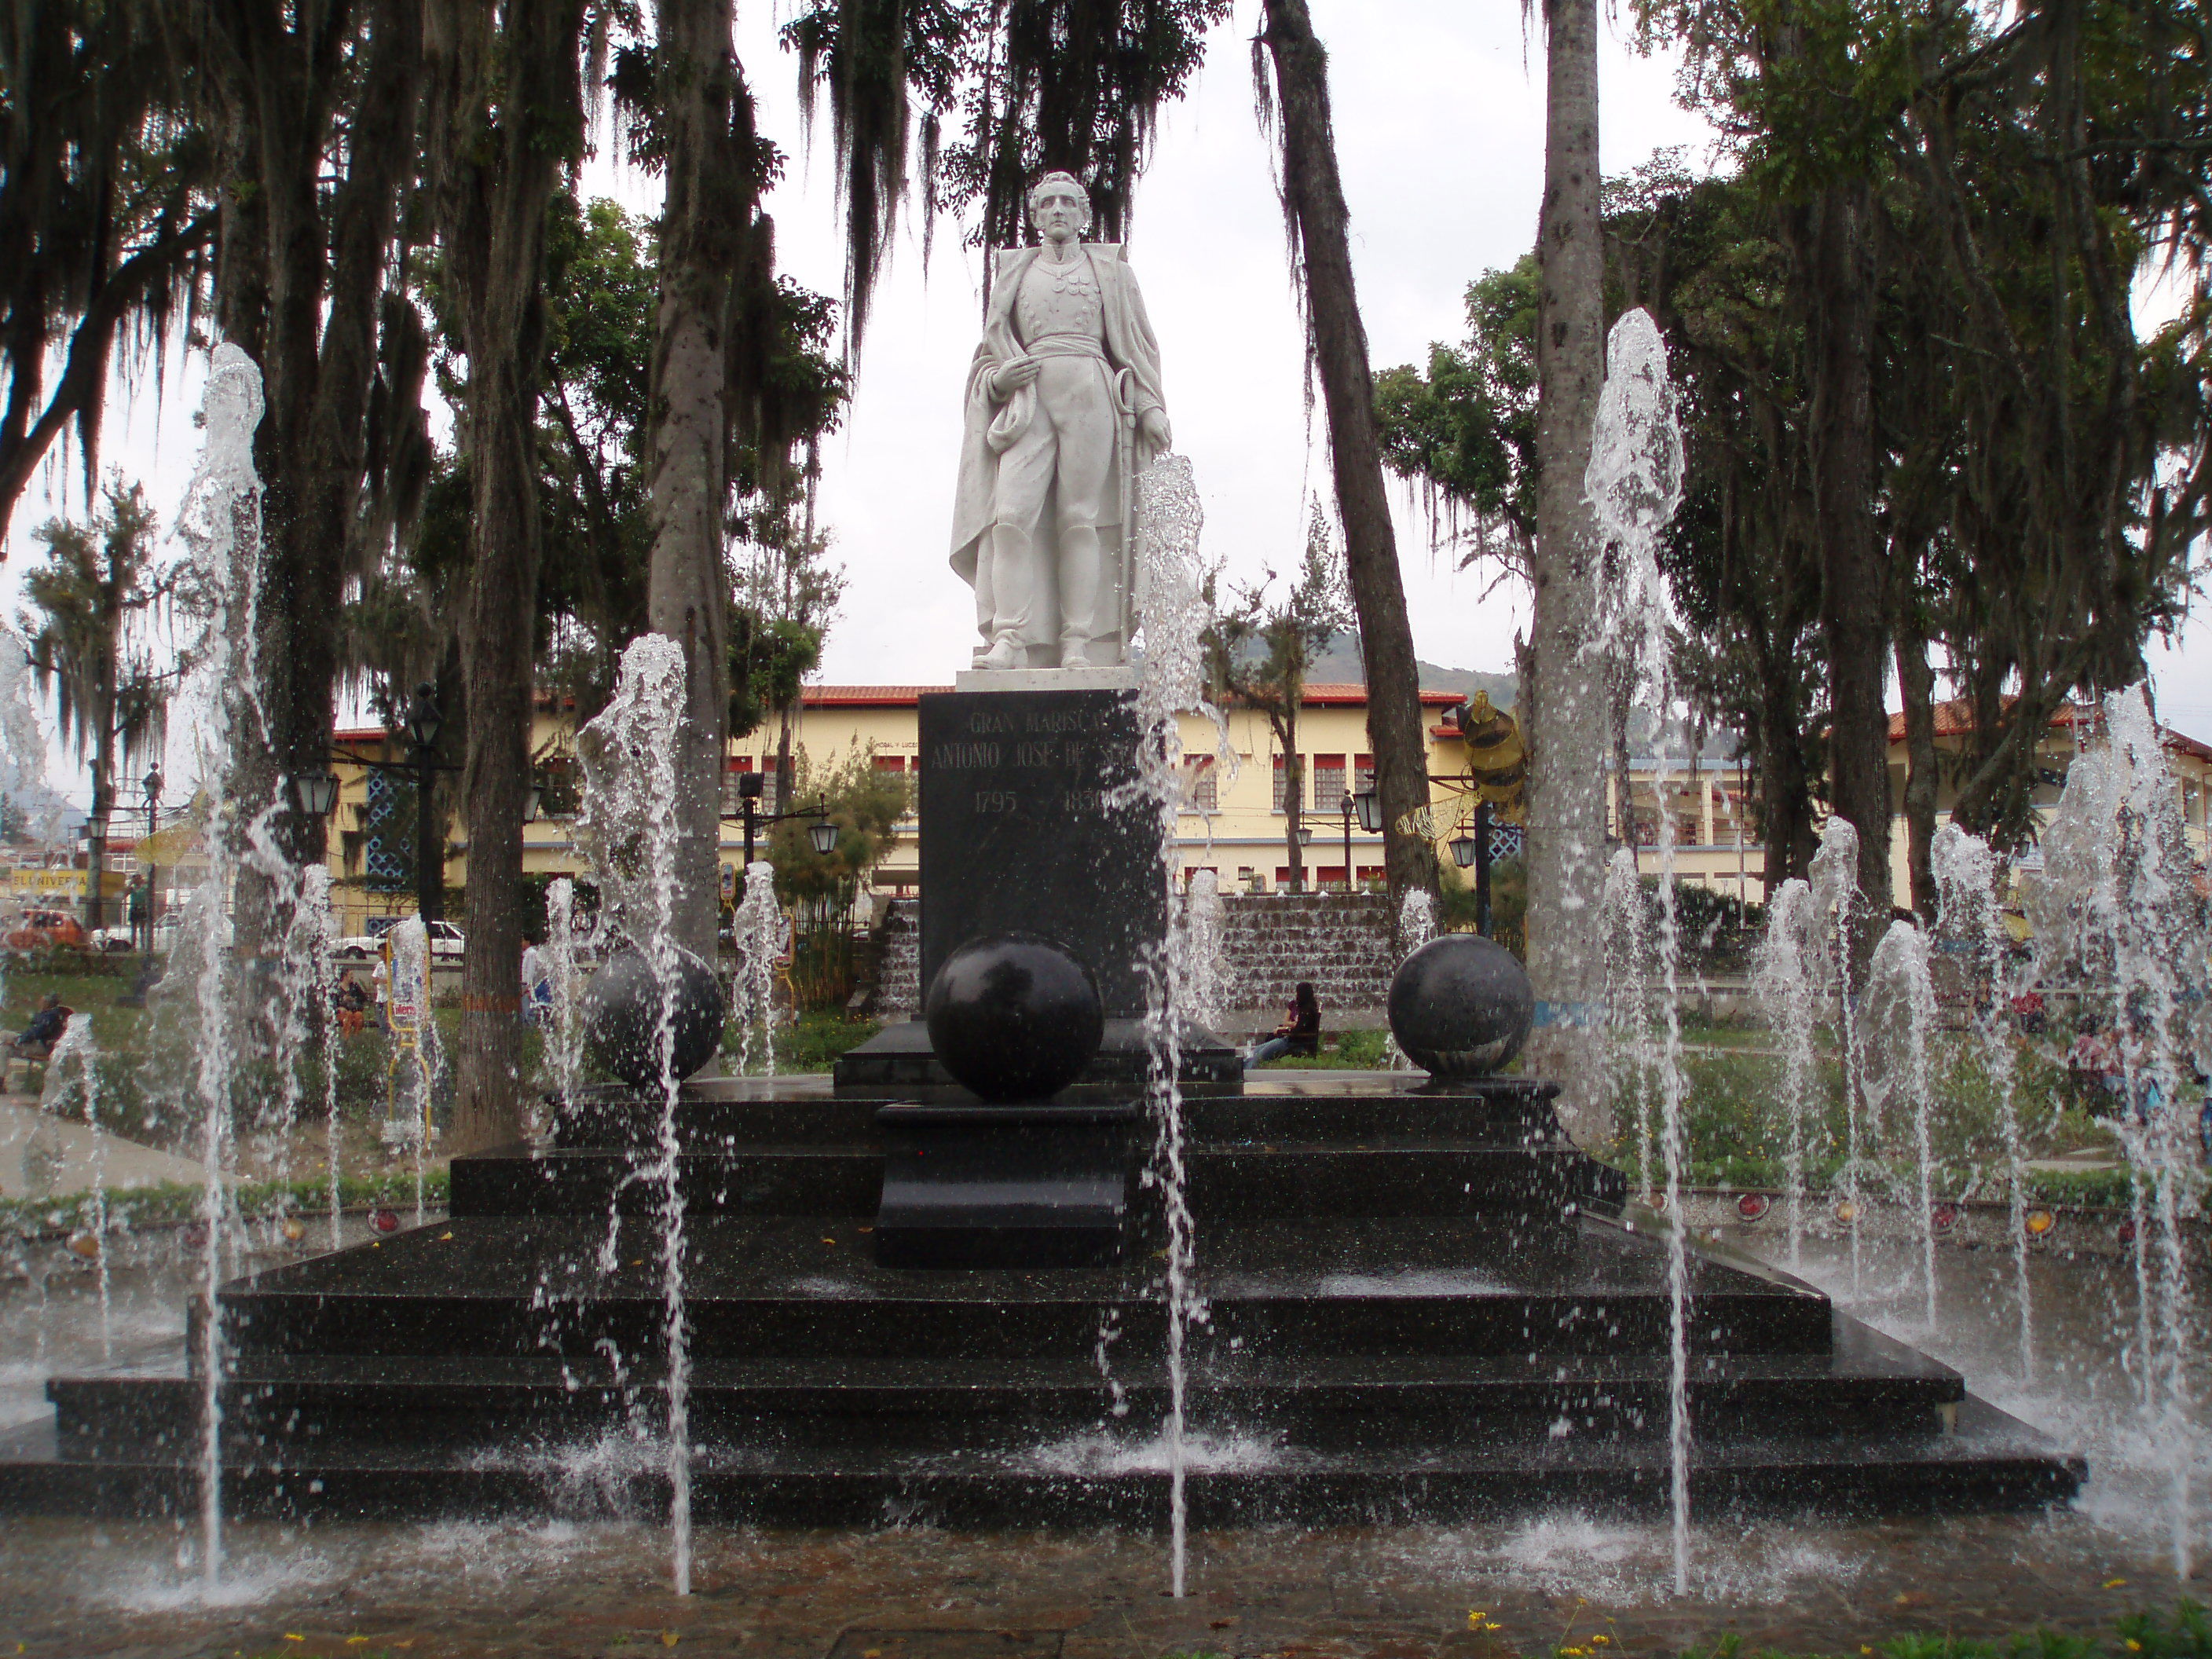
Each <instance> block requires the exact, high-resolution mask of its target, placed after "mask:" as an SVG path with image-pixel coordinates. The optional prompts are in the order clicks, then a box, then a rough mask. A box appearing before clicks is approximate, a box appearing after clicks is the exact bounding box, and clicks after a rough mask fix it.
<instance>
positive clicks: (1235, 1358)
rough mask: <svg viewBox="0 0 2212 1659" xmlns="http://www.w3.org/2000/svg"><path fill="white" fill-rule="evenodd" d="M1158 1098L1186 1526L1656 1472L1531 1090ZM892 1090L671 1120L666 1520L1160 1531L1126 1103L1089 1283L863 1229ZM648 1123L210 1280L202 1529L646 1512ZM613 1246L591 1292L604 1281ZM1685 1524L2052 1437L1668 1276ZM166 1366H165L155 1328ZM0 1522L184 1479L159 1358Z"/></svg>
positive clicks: (660, 1478)
mask: <svg viewBox="0 0 2212 1659" xmlns="http://www.w3.org/2000/svg"><path fill="white" fill-rule="evenodd" d="M1392 1081H1393V1080H1389V1079H1373V1080H1368V1081H1365V1082H1364V1083H1358V1084H1354V1085H1351V1086H1344V1085H1338V1086H1336V1087H1334V1088H1330V1087H1328V1086H1327V1085H1321V1084H1319V1083H1318V1082H1317V1080H1316V1079H1309V1078H1301V1079H1297V1085H1296V1089H1295V1091H1291V1090H1288V1089H1286V1090H1285V1091H1282V1092H1267V1093H1260V1092H1255V1093H1248V1094H1242V1095H1238V1094H1233V1093H1223V1094H1218V1095H1215V1096H1211V1097H1201V1098H1197V1099H1194V1100H1192V1101H1191V1102H1189V1103H1188V1106H1187V1115H1186V1118H1185V1121H1184V1126H1183V1127H1184V1131H1185V1133H1186V1136H1187V1138H1188V1143H1187V1157H1188V1168H1189V1170H1190V1182H1189V1189H1188V1190H1189V1203H1190V1206H1191V1210H1192V1212H1193V1216H1194V1224H1195V1243H1194V1253H1195V1272H1194V1286H1193V1288H1194V1291H1195V1293H1196V1297H1197V1298H1198V1306H1199V1307H1200V1310H1202V1312H1201V1317H1200V1319H1199V1320H1198V1321H1197V1322H1195V1323H1194V1325H1193V1326H1192V1327H1191V1328H1190V1331H1189V1338H1188V1340H1189V1358H1188V1429H1189V1439H1188V1446H1189V1450H1190V1470H1191V1484H1190V1487H1189V1497H1190V1504H1191V1513H1192V1518H1193V1522H1194V1524H1197V1525H1227V1524H1245V1523H1255V1522H1297V1523H1299V1524H1312V1523H1316V1522H1323V1521H1342V1520H1370V1521H1372V1520H1386V1519H1387V1520H1425V1521H1439V1522H1449V1521H1453V1520H1456V1519H1462V1518H1468V1517H1473V1516H1482V1515H1491V1514H1496V1513H1498V1512H1499V1511H1501V1510H1520V1509H1530V1508H1541V1507H1544V1506H1547V1505H1550V1504H1556V1503H1558V1502H1560V1501H1562V1500H1566V1499H1572V1500H1574V1501H1576V1502H1577V1503H1580V1504H1585V1505H1594V1506H1596V1507H1599V1508H1614V1509H1620V1510H1627V1511H1638V1510H1641V1511H1656V1510H1662V1509H1663V1508H1664V1506H1665V1504H1666V1503H1667V1501H1668V1500H1667V1492H1668V1453H1667V1423H1668V1358H1667V1352H1668V1302H1667V1296H1666V1273H1665V1259H1664V1250H1663V1248H1662V1244H1661V1242H1660V1241H1659V1240H1657V1239H1656V1238H1654V1237H1651V1236H1650V1235H1649V1234H1648V1233H1645V1232H1642V1231H1637V1230H1636V1228H1635V1227H1634V1226H1633V1225H1632V1223H1631V1222H1630V1221H1629V1220H1628V1219H1626V1218H1624V1217H1623V1215H1622V1213H1621V1212H1620V1199H1621V1197H1622V1191H1621V1183H1620V1177H1619V1176H1617V1175H1616V1174H1615V1173H1614V1172H1613V1171H1611V1170H1607V1169H1605V1168H1603V1167H1602V1166H1601V1165H1598V1164H1594V1163H1592V1162H1591V1161H1590V1160H1589V1159H1587V1158H1584V1157H1583V1155H1582V1154H1580V1153H1579V1152H1576V1151H1575V1150H1574V1148H1573V1147H1572V1146H1571V1145H1569V1144H1568V1143H1567V1142H1566V1140H1565V1137H1564V1136H1563V1135H1561V1134H1560V1133H1559V1131H1558V1128H1557V1124H1556V1121H1555V1120H1553V1118H1552V1116H1551V1114H1550V1110H1549V1099H1548V1090H1547V1088H1546V1086H1545V1085H1528V1084H1524V1083H1520V1082H1518V1081H1516V1080H1506V1081H1503V1082H1501V1083H1500V1084H1498V1085H1496V1086H1494V1087H1492V1088H1491V1089H1488V1090H1486V1091H1476V1092H1473V1093H1461V1094H1451V1093H1439V1092H1430V1091H1422V1090H1420V1089H1418V1088H1411V1087H1408V1086H1407V1082H1408V1081H1410V1079H1402V1078H1401V1079H1395V1087H1394V1086H1392ZM899 1098H902V1097H899V1096H897V1095H896V1094H885V1093H876V1094H854V1093H851V1092H847V1093H843V1094H841V1095H825V1094H824V1093H823V1092H822V1091H820V1090H819V1089H818V1088H817V1087H813V1086H807V1087H799V1088H792V1087H786V1088H781V1089H778V1088H775V1087H771V1086H765V1085H762V1084H760V1083H759V1082H758V1081H757V1080H756V1081H753V1082H749V1083H744V1084H743V1085H737V1084H717V1085H710V1086H708V1087H706V1088H703V1089H702V1090H700V1091H697V1092H696V1094H694V1095H692V1096H690V1097H687V1098H686V1099H685V1100H684V1102H683V1103H682V1106H681V1109H680V1110H679V1112H678V1133H679V1137H680V1139H681V1140H682V1143H683V1145H684V1149H685V1150H684V1156H683V1169H682V1175H681V1179H682V1181H683V1182H684V1189H685V1194H686V1198H687V1204H688V1206H690V1216H689V1219H688V1222H687V1231H686V1253H685V1282H686V1297H687V1315H688V1322H689V1327H690V1333H691V1353H692V1360H693V1366H694V1370H693V1381H692V1387H691V1394H690V1412H691V1423H692V1432H693V1437H694V1442H695V1445H696V1448H697V1449H696V1455H695V1459H694V1504H695V1506H696V1510H697V1512H698V1513H699V1515H700V1516H701V1517H702V1519H720V1520H725V1521H730V1522H762V1523H767V1522H788V1523H808V1524H839V1525H859V1526H867V1525H875V1524H881V1523H884V1522H892V1521H909V1520H938V1521H943V1522H948V1523H955V1522H957V1523H959V1524H963V1525H975V1526H1012V1525H1029V1524H1089V1523H1095V1522H1113V1523H1115V1524H1120V1525H1127V1526H1134V1527H1156V1526H1160V1525H1163V1524H1164V1522H1165V1519H1166V1515H1167V1509H1166V1503H1165V1492H1166V1481H1167V1474H1166V1463H1165V1454H1164V1450H1163V1449H1162V1445H1161V1441H1160V1436H1161V1428H1160V1425H1161V1421H1162V1416H1163V1413H1164V1409H1165V1405H1166V1401H1167V1398H1168V1392H1169V1379H1168V1376H1167V1375H1166V1372H1165V1369H1164V1351H1165V1346H1166V1345H1165V1340H1164V1338H1165V1332H1166V1327H1165V1317H1166V1316H1165V1313H1164V1307H1163V1298H1162V1294H1161V1273H1162V1265H1161V1256H1160V1251H1161V1249H1162V1247H1163V1244H1164V1231H1163V1225H1162V1218H1161V1210H1160V1200H1159V1194H1158V1187H1157V1186H1156V1185H1154V1184H1152V1183H1151V1182H1149V1181H1148V1179H1147V1177H1146V1165H1147V1164H1148V1161H1149V1160H1148V1158H1147V1157H1146V1155H1145V1150H1144V1149H1145V1146H1146V1143H1148V1142H1149V1140H1150V1139H1151V1135H1150V1130H1151V1129H1152V1127H1154V1126H1152V1125H1151V1124H1149V1123H1146V1124H1143V1125H1140V1126H1139V1127H1140V1128H1141V1129H1142V1130H1144V1131H1145V1133H1140V1134H1139V1135H1137V1136H1135V1137H1133V1140H1134V1142H1135V1143H1136V1146H1137V1149H1138V1150H1137V1152H1135V1154H1134V1155H1133V1158H1132V1162H1131V1166H1130V1168H1129V1170H1128V1171H1127V1177H1128V1188H1127V1199H1128V1202H1127V1222H1126V1227H1127V1237H1126V1239H1125V1241H1124V1248H1123V1249H1122V1250H1121V1259H1120V1260H1119V1261H1117V1262H1115V1263H1113V1264H1111V1265H1109V1266H1103V1267H1081V1268H1030V1269H991V1268H983V1269H972V1270H965V1271H950V1270H934V1271H917V1270H914V1269H902V1268H896V1267H884V1266H881V1265H878V1262H877V1261H876V1260H875V1252H874V1250H873V1249H872V1230H873V1228H874V1227H875V1225H876V1217H875V1213H874V1208H873V1206H874V1204H875V1202H876V1194H878V1191H879V1190H880V1181H881V1173H882V1168H883V1160H884V1144H885V1143H884V1130H883V1129H882V1127H880V1124H879V1121H878V1118H879V1114H880V1109H881V1108H882V1107H883V1106H884V1105H886V1104H890V1103H894V1102H895V1101H896V1100H897V1099H899ZM650 1140H651V1134H650V1133H649V1126H648V1123H647V1113H646V1112H645V1110H644V1109H642V1108H641V1106H639V1105H638V1104H637V1103H631V1102H626V1101H623V1100H622V1099H620V1098H618V1097H611V1096H605V1095H602V1096H599V1097H592V1098H588V1099H584V1100H580V1101H578V1102H576V1103H574V1105H573V1106H572V1107H571V1108H569V1109H567V1110H565V1111H563V1112H562V1113H561V1114H560V1115H559V1117H558V1119H557V1122H556V1133H555V1137H554V1139H553V1140H552V1141H551V1142H550V1144H548V1145H545V1146H517V1147H513V1148H510V1149H507V1150H506V1151H503V1152H495V1153H491V1154H488V1155H485V1156H483V1157H478V1158H459V1159H456V1160H455V1161H454V1165H453V1199H452V1213H451V1217H450V1218H449V1219H448V1220H447V1221H444V1222H440V1223H435V1224H433V1225H430V1226H428V1227H424V1228H420V1229H416V1230H415V1231H407V1232H402V1233H399V1234H397V1235H394V1236H392V1237H386V1238H384V1239H381V1240H378V1241H374V1242H373V1243H366V1244H362V1245H359V1246H356V1247H354V1248H352V1249H344V1250H340V1251H337V1252H335V1253H332V1254H328V1255H319V1256H315V1257H312V1258H309V1259H307V1260H304V1261H299V1262H296V1263H294V1264H291V1265H289V1266H284V1267H276V1268H273V1269H271V1270H270V1271H266V1272H263V1273H258V1274H254V1275H252V1276H249V1277H246V1278H242V1279H237V1280H234V1281H233V1282H232V1283H230V1284H229V1285H225V1286H224V1287H223V1288H222V1292H221V1294H220V1296H219V1297H218V1301H217V1310H218V1311H217V1316H218V1317H220V1318H221V1319H222V1322H223V1328H224V1339H225V1351H226V1353H227V1356H228V1359H227V1370H226V1374H225V1376H224V1379H223V1383H222V1390H221V1393H222V1406H223V1421H224V1425H225V1426H224V1445H223V1456H224V1464H225V1477H224V1479H225V1501H226V1504H228V1505H229V1506H231V1507H232V1508H233V1509H234V1510H236V1511H238V1512H240V1513H243V1514H264V1515H270V1516H350V1517H355V1518H379V1517H397V1516H416V1515H423V1514H437V1515H483V1514H491V1513H497V1512H508V1513H513V1512H522V1513H528V1514H562V1515H593V1514H607V1513H631V1514H646V1515H649V1514H651V1513H653V1512H654V1508H655V1506H656V1505H657V1504H660V1503H662V1502H664V1501H665V1471H664V1468H663V1462H662V1455H661V1453H660V1452H659V1449H658V1441H657V1437H658V1425H659V1423H660V1422H661V1421H662V1419H663V1418H664V1415H665V1398H664V1393H663V1377H664V1375H665V1366H664V1364H663V1361H662V1352H663V1351H662V1332H663V1330H664V1328H665V1307H664V1304H663V1303H662V1300H661V1297H660V1291H659V1267H658V1261H659V1230H658V1227H657V1225H656V1223H655V1221H654V1219H653V1216H652V1214H651V1199H650V1194H648V1193H647V1191H646V1190H645V1189H644V1188H643V1185H642V1182H641V1181H640V1179H639V1177H638V1173H637V1172H638V1170H640V1169H641V1168H642V1167H643V1165H644V1164H646V1163H647V1161H648V1160H649V1158H650V1157H651V1146H650V1144H649V1143H650ZM610 1241H611V1243H612V1246H613V1249H612V1252H611V1261H612V1262H613V1266H612V1267H611V1270H605V1271H603V1270H602V1266H601V1263H602V1261H603V1260H604V1259H607V1258H606V1257H605V1255H604V1252H605V1246H606V1245H607V1244H608V1243H609V1242H610ZM1691 1269H1692V1272H1691V1289H1692V1296H1693V1301H1692V1323H1691V1329H1690V1348H1691V1364H1690V1376H1689V1390H1688V1400H1689V1406H1690V1410H1691V1413H1692V1425H1693V1435H1692V1501H1693V1504H1694V1505H1695V1506H1696V1507H1697V1508H1698V1509H1699V1510H1701V1511H1704V1512H1713V1511H1717V1510H1738V1509H1764V1510H1782V1511H1786V1512H1799V1511H1805V1510H1817V1511H1820V1512H1826V1513H1834V1512H1841V1513H1868V1512H1874V1513H1893V1512H1908V1511H1911V1512H1919V1511H1926V1510H1946V1509H1955V1510H1979V1509H2002V1508H2011V1507H2021V1506H2028V1507H2033V1506H2036V1505H2040V1504H2051V1503H2054V1502H2059V1501H2063V1500H2064V1499H2065V1498H2068V1497H2069V1496H2070V1495H2071V1494H2072V1493H2073V1492H2074V1491H2075V1486H2077V1484H2078V1483H2079V1482H2080V1480H2081V1478H2082V1475H2083V1468H2082V1466H2081V1462H2080V1461H2079V1460H2078V1459H2074V1458H2070V1457H2069V1456H2067V1455H2063V1453H2062V1452H2061V1451H2060V1450H2059V1449H2057V1448H2056V1447H2054V1446H2053V1445H2052V1444H2051V1443H2049V1442H2048V1441H2047V1440H2045V1439H2044V1438H2043V1437H2041V1436H2039V1435H2038V1434H2036V1433H2035V1432H2034V1431H2031V1430H2029V1429H2028V1428H2027V1427H2026V1426H2025V1425H2021V1424H2020V1423H2018V1422H2016V1421H2015V1420H2014V1419H2010V1418H2008V1417H2006V1416H2005V1415H2004V1414H2003V1413H2000V1412H1998V1411H1996V1409H1994V1408H1993V1407H1990V1406H1988V1405H1986V1404H1985V1403H1984V1402H1982V1401H1978V1400H1976V1399H1973V1398H1972V1397H1970V1396H1969V1395H1967V1394H1966V1389H1965V1385H1964V1383H1963V1382H1962V1381H1961V1379H1960V1376H1959V1375H1958V1373H1957V1372H1955V1371H1954V1370H1950V1369H1948V1367H1946V1366H1943V1365H1941V1364H1936V1362H1934V1361H1932V1360H1930V1359H1929V1358H1925V1357H1923V1356H1922V1355H1919V1354H1917V1353H1916V1352H1913V1351H1911V1349H1909V1348H1906V1347H1904V1346H1900V1345H1899V1344H1897V1343H1895V1342H1893V1341H1891V1340H1887V1339H1886V1338H1884V1337H1881V1336H1880V1335H1879V1334H1876V1333H1875V1332H1874V1331H1872V1330H1871V1329H1869V1328H1867V1327H1865V1326H1863V1325H1862V1324H1860V1323H1858V1322H1856V1321H1854V1320H1851V1319H1850V1318H1848V1317H1845V1316H1842V1315H1840V1314H1839V1313H1838V1312H1837V1311H1836V1310H1834V1309H1833V1308H1832V1306H1831V1305H1830V1304H1829V1303H1828V1301H1827V1299H1826V1297H1824V1296H1822V1295H1821V1294H1820V1292H1818V1291H1815V1290H1814V1289H1813V1288H1812V1287H1810V1286H1808V1285H1804V1284H1802V1283H1801V1282H1799V1281H1797V1280H1795V1279H1791V1278H1790V1277H1789V1276H1788V1275H1786V1274H1784V1273H1778V1272H1776V1271H1774V1270H1773V1269H1771V1268H1769V1267H1764V1266H1761V1265H1760V1264H1759V1263H1757V1262H1755V1261H1752V1260H1750V1259H1748V1258H1745V1257H1741V1256H1736V1255H1731V1254H1729V1253H1728V1252H1725V1251H1721V1250H1716V1249H1709V1248H1699V1249H1696V1250H1694V1251H1693V1252H1692V1258H1691ZM195 1351H196V1349H195ZM49 1395H50V1397H51V1398H52V1401H53V1402H54V1404H55V1407H56V1415H55V1418H54V1419H53V1421H52V1423H51V1424H41V1425H36V1426H35V1427H33V1428H31V1429H29V1430H26V1431H20V1432H18V1433H16V1434H15V1436H14V1437H12V1438H10V1439H9V1440H8V1441H7V1442H6V1443H4V1444H0V1510H9V1511H15V1512H26V1511H46V1512H64V1513H97V1514H107V1515H149V1514H165V1513H176V1512H181V1511H184V1510H189V1509H190V1507H191V1504H193V1503H194V1502H195V1501H196V1499H195V1496H194V1494H195V1492H196V1485H197V1472H196V1471H197V1460H198V1457H199V1444H200V1442H199V1434H200V1430H199V1424H200V1421H201V1407H202V1390H201V1387H200V1383H199V1381H198V1379H197V1377H195V1376H192V1375H191V1374H190V1372H189V1370H186V1369H184V1368H167V1367H156V1368H151V1369H149V1368H146V1367H143V1366H142V1367H139V1368H136V1369H133V1368H118V1369H117V1370H112V1371H106V1372H99V1371H94V1372H92V1373H88V1374H87V1375H84V1376H76V1377H65V1378H58V1379H56V1380H55V1381H54V1382H53V1383H52V1384H51V1385H50V1388H49Z"/></svg>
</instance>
